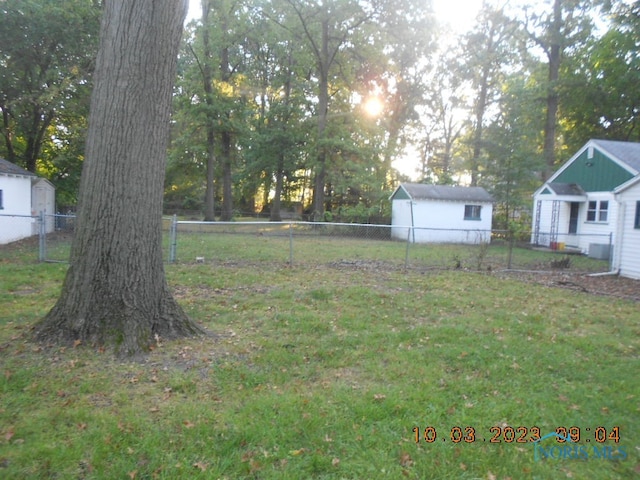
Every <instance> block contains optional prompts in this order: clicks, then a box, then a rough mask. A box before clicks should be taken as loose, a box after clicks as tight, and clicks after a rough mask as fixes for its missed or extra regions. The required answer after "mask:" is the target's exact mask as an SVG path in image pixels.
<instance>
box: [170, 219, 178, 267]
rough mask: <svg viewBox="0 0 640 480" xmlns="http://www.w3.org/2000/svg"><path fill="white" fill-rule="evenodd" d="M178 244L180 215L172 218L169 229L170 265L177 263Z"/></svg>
mask: <svg viewBox="0 0 640 480" xmlns="http://www.w3.org/2000/svg"><path fill="white" fill-rule="evenodd" d="M177 244H178V215H176V214H174V215H173V217H171V226H170V227H169V263H174V262H175V261H176V245H177Z"/></svg>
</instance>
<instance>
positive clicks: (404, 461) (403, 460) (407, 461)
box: [400, 452, 413, 467]
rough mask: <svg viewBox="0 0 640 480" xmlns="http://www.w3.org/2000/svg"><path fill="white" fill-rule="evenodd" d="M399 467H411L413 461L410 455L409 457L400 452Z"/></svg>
mask: <svg viewBox="0 0 640 480" xmlns="http://www.w3.org/2000/svg"><path fill="white" fill-rule="evenodd" d="M400 465H402V466H403V467H410V466H411V465H413V459H412V458H411V455H409V454H408V453H407V452H401V453H400Z"/></svg>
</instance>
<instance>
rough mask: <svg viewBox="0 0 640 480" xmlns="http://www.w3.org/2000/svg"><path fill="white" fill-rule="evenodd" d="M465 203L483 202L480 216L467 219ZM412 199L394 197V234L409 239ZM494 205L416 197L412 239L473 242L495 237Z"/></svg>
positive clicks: (425, 241) (397, 237)
mask: <svg viewBox="0 0 640 480" xmlns="http://www.w3.org/2000/svg"><path fill="white" fill-rule="evenodd" d="M465 205H480V206H481V214H480V220H465V218H464V213H465ZM411 207H412V205H411V203H410V201H409V200H394V201H393V204H392V224H393V225H394V226H395V225H397V226H398V227H394V228H392V238H395V239H399V240H406V239H407V234H408V229H407V228H400V227H402V226H404V227H408V226H411V225H412V221H411V219H412V215H411ZM492 215H493V205H492V204H491V203H480V202H474V201H468V202H451V201H436V200H420V201H413V225H414V227H415V228H414V232H413V234H412V235H411V240H412V241H415V242H416V243H435V242H440V243H470V244H477V243H480V242H488V241H490V240H491V218H492Z"/></svg>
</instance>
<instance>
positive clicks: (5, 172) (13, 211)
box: [0, 158, 55, 244]
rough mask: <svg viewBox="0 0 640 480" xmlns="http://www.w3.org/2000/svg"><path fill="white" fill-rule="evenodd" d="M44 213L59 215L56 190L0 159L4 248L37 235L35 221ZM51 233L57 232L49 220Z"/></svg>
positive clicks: (0, 217)
mask: <svg viewBox="0 0 640 480" xmlns="http://www.w3.org/2000/svg"><path fill="white" fill-rule="evenodd" d="M40 211H46V212H48V213H55V188H54V187H53V185H52V184H51V183H50V182H49V181H48V180H45V179H44V178H40V177H38V176H36V175H35V174H33V173H31V172H28V171H27V170H24V169H23V168H20V167H18V166H17V165H15V164H13V163H11V162H8V161H7V160H4V159H3V158H0V244H3V243H9V242H13V241H16V240H20V239H21V238H25V237H29V236H31V235H33V234H35V233H37V231H38V230H37V229H38V223H37V221H36V220H35V219H34V218H33V217H34V216H35V215H38V213H39V212H40ZM46 225H47V231H48V232H52V231H53V229H54V222H53V218H51V217H50V218H49V219H47V224H46Z"/></svg>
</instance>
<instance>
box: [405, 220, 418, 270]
mask: <svg viewBox="0 0 640 480" xmlns="http://www.w3.org/2000/svg"><path fill="white" fill-rule="evenodd" d="M412 233H413V226H411V227H409V228H407V250H406V251H405V253H404V268H405V270H406V269H407V268H409V245H411V234H412ZM414 241H415V237H414Z"/></svg>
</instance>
